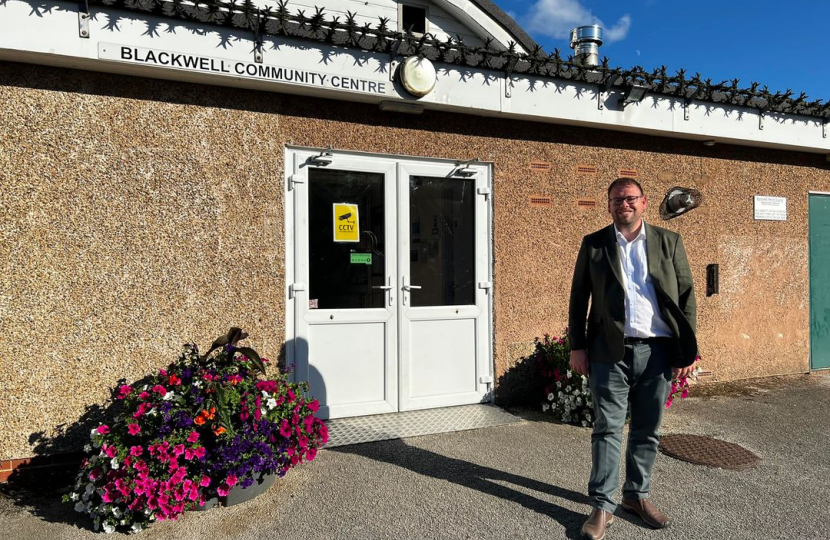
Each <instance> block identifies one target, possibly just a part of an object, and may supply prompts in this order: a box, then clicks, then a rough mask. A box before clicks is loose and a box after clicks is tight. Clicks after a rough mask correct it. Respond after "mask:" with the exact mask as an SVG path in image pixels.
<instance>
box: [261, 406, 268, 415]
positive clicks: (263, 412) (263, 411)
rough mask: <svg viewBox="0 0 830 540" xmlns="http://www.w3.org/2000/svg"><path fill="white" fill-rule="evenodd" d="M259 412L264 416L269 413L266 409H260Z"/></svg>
mask: <svg viewBox="0 0 830 540" xmlns="http://www.w3.org/2000/svg"><path fill="white" fill-rule="evenodd" d="M259 412H260V413H262V414H265V413H266V412H268V411H266V410H265V407H260V408H259Z"/></svg>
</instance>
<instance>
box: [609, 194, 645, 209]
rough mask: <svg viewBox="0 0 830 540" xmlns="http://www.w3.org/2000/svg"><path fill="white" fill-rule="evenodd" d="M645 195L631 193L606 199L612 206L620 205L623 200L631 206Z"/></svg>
mask: <svg viewBox="0 0 830 540" xmlns="http://www.w3.org/2000/svg"><path fill="white" fill-rule="evenodd" d="M643 197H645V195H631V196H630V197H611V198H610V199H608V200H609V201H611V204H613V205H614V206H620V205H621V204H622V203H623V201H625V202H627V203H628V205H629V206H633V205H634V203H635V202H637V199H642V198H643Z"/></svg>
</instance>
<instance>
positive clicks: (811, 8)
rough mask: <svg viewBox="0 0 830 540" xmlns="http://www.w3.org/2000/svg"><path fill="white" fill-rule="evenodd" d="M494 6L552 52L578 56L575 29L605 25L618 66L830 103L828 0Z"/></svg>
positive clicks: (529, 0)
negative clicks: (735, 82) (571, 41)
mask: <svg viewBox="0 0 830 540" xmlns="http://www.w3.org/2000/svg"><path fill="white" fill-rule="evenodd" d="M494 1H495V2H496V3H497V4H498V5H499V7H501V8H502V9H503V10H504V11H506V12H508V13H509V14H510V15H511V16H513V18H515V19H516V20H517V21H518V22H519V24H520V25H521V26H522V27H523V28H524V29H525V30H526V31H527V32H528V33H529V34H530V35H531V37H533V38H534V39H535V40H536V42H537V43H539V44H540V45H541V46H542V47H543V48H544V49H545V50H546V51H548V52H551V51H553V49H554V48H558V49H559V50H560V51H562V53H563V56H567V55H568V54H571V53H572V51H571V49H570V48H569V47H568V33H569V31H570V29H571V28H573V27H574V26H580V25H583V24H600V26H602V27H603V32H604V36H605V43H604V44H603V46H602V48H601V49H600V55H601V56H603V55H604V56H607V57H608V59H609V61H610V64H611V65H612V66H620V67H623V68H630V67H632V66H635V65H640V66H642V67H644V68H645V69H647V70H652V69H654V68H658V67H660V66H661V65H665V66H666V67H667V68H668V69H669V72H670V73H675V72H676V71H677V70H679V69H681V68H682V69H685V70H686V71H687V72H689V73H691V74H692V75H693V74H694V73H695V72H699V73H700V75H701V76H702V77H703V78H711V79H712V81H713V82H720V81H722V80H724V79H729V80H731V79H734V78H738V79H740V80H741V82H740V86H741V87H748V86H749V85H750V83H751V82H758V83H760V84H761V86H763V85H767V86H769V89H770V91H772V92H775V91H779V90H780V91H782V92H783V91H784V90H786V89H787V88H789V89H791V90H793V92H795V93H796V95H797V94H798V93H799V92H806V93H807V95H808V96H809V97H810V98H811V99H822V100H824V101H825V102H827V101H830V38H828V34H830V1H828V0H788V1H781V0H778V1H773V0H755V1H740V0H719V1H712V0H696V1H691V2H680V1H678V0H628V1H619V0H618V1H610V0H494Z"/></svg>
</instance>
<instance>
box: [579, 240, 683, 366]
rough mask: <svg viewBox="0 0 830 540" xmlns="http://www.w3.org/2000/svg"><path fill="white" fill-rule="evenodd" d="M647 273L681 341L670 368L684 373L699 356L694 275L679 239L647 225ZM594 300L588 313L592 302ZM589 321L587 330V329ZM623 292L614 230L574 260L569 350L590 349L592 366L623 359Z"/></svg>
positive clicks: (587, 242)
mask: <svg viewBox="0 0 830 540" xmlns="http://www.w3.org/2000/svg"><path fill="white" fill-rule="evenodd" d="M645 227H646V258H647V259H648V273H649V276H650V278H651V281H652V283H653V284H654V290H655V291H656V292H657V303H658V304H659V308H660V314H661V315H662V316H663V320H664V321H666V324H668V326H669V328H671V330H672V332H673V333H674V335H675V337H676V338H677V340H676V342H677V355H676V358H672V359H671V363H672V367H677V368H680V367H686V366H690V365H692V364H693V363H694V361H695V357H696V356H697V339H696V338H695V322H696V318H697V308H696V305H695V293H694V286H693V283H692V273H691V270H690V269H689V261H688V260H687V259H686V250H685V249H684V248H683V240H682V239H681V238H680V235H679V234H677V233H675V232H672V231H669V230H666V229H663V228H660V227H655V226H654V225H651V224H647V225H645ZM589 298H590V306H591V308H590V312H589V311H588V300H589ZM586 315H587V329H586V324H585V323H586ZM624 332H625V290H624V289H623V281H622V269H621V266H620V253H619V245H618V244H617V236H616V233H615V231H614V225H609V226H608V227H605V228H604V229H601V230H599V231H597V232H595V233H592V234H589V235H587V236H586V237H585V238H583V239H582V246H581V247H580V248H579V255H577V257H576V267H575V268H574V276H573V282H572V284H571V301H570V309H569V310H568V334H569V337H570V340H571V349H573V350H578V349H587V350H588V359H589V360H590V361H592V362H618V361H619V360H622V358H623V354H624V353H625V345H624V343H623V339H624V337H625V336H624Z"/></svg>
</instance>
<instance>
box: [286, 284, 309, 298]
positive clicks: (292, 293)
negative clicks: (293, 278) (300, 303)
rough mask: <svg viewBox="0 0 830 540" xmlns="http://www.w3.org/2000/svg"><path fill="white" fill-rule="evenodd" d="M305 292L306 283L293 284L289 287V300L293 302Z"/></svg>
mask: <svg viewBox="0 0 830 540" xmlns="http://www.w3.org/2000/svg"><path fill="white" fill-rule="evenodd" d="M304 290H305V283H292V284H291V285H289V286H288V299H289V300H292V299H294V298H295V297H296V296H297V293H298V292H300V291H304Z"/></svg>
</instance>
